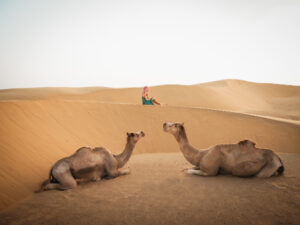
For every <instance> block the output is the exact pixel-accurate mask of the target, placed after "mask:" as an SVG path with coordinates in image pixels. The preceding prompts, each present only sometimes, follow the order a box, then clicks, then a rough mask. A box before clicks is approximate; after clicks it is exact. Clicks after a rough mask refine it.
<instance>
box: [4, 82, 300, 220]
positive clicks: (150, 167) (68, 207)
mask: <svg viewBox="0 0 300 225" xmlns="http://www.w3.org/2000/svg"><path fill="white" fill-rule="evenodd" d="M140 95H141V89H140V88H128V89H111V88H102V87H101V88H97V87H92V88H82V89H81V88H79V89H77V88H38V89H10V90H0V124H1V126H0V159H1V163H0V210H1V211H2V213H1V214H0V221H1V224H47V223H48V224H70V223H69V222H68V221H72V224H76V222H77V224H95V223H96V222H95V221H100V222H97V223H103V224H115V223H117V222H120V221H122V224H141V223H142V222H143V223H148V224H154V223H158V224H159V223H161V224H199V223H200V222H199V223H198V221H200V220H203V221H205V223H204V224H220V223H221V224H222V223H224V224H234V223H236V224H238V223H240V222H243V223H246V222H247V223H250V224H251V223H256V224H257V223H258V224H260V222H261V221H264V223H263V222H261V224H296V222H299V215H300V213H299V204H298V203H297V202H299V189H300V187H299V182H300V181H299V176H298V175H297V171H299V170H298V169H299V157H300V155H299V153H300V87H298V86H287V85H273V84H256V83H250V82H244V81H237V80H225V81H218V82H211V83H205V84H199V85H191V86H180V85H166V86H159V87H152V88H150V95H151V96H156V97H157V98H159V99H160V101H161V102H163V103H167V105H165V106H162V107H160V106H142V105H141V103H140V102H141V99H140ZM166 121H177V122H185V127H186V130H187V135H188V138H189V140H190V142H191V143H192V144H193V145H194V146H195V147H197V148H202V149H204V148H208V147H209V146H212V145H216V144H222V143H236V142H238V141H240V140H243V139H250V140H252V141H254V142H256V143H257V146H258V147H261V148H269V149H272V150H274V151H275V152H277V153H280V154H281V156H282V158H283V162H284V164H285V165H286V167H287V172H286V174H285V176H283V177H278V178H271V179H268V180H259V179H240V178H234V177H215V178H201V177H191V176H188V175H184V173H182V172H181V170H182V169H183V168H187V167H188V166H189V165H188V164H187V163H186V162H185V161H184V158H183V156H182V155H181V154H180V153H178V152H179V148H178V146H177V143H176V141H175V140H174V138H173V137H172V136H171V135H169V134H166V133H164V132H163V131H162V124H163V122H166ZM139 130H143V131H144V132H145V133H146V137H145V138H143V139H142V140H141V141H140V142H139V143H138V144H137V146H136V148H135V149H134V156H133V158H132V159H130V162H129V163H130V167H131V169H132V174H131V175H128V176H126V177H120V178H117V179H115V180H105V181H101V182H100V183H99V184H98V183H96V184H95V183H94V184H84V185H81V186H80V187H79V188H78V189H76V190H71V191H66V192H60V191H51V192H45V193H41V194H33V191H34V190H36V189H37V188H38V186H39V184H40V183H41V182H42V181H43V180H44V179H46V178H47V176H48V171H49V168H50V166H51V165H52V164H53V163H54V162H55V161H57V160H58V159H60V158H62V157H65V156H68V155H70V154H72V153H73V152H74V151H75V150H76V149H78V148H80V147H82V146H91V147H96V146H104V147H106V148H107V149H109V150H110V151H112V152H113V153H119V152H121V151H122V150H123V148H124V145H125V138H126V132H135V131H139ZM174 152H175V153H178V154H173V153H174ZM196 188H197V190H196ZM190 190H191V191H190ZM216 190H217V192H216ZM97 191H101V192H99V194H98V193H97ZM103 193H105V194H104V195H103ZM126 193H128V194H126ZM195 193H196V194H195ZM210 196H212V197H210ZM144 197H145V198H144ZM85 198H86V199H88V200H85ZM23 199H25V200H24V201H22V202H21V200H23ZM79 199H80V200H79ZM183 200H184V201H183ZM218 200H220V201H218ZM203 203H204V204H203ZM99 205H100V206H99ZM124 210H128V213H123V212H124ZM239 210H240V211H239ZM198 211H199V213H198ZM202 211H203V212H205V213H202ZM75 212H76V213H77V214H76V213H75ZM297 213H298V216H297ZM95 214H97V215H95ZM79 215H82V216H79ZM83 215H84V216H83ZM254 215H256V216H257V217H259V218H261V219H260V220H259V221H258V220H256V219H255V216H254ZM55 218H56V219H57V220H55ZM72 218H73V219H72ZM222 218H223V222H222V220H221V219H222ZM263 218H264V219H263ZM64 219H65V220H64ZM297 220H298V221H297ZM47 221H48V222H47ZM74 221H75V222H74ZM109 221H111V222H112V223H109ZM231 221H233V223H231Z"/></svg>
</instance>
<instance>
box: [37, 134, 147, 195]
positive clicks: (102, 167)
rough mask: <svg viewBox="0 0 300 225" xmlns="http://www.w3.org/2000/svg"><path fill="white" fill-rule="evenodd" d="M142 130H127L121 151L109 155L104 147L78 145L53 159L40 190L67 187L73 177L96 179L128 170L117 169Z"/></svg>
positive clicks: (120, 173) (73, 185)
mask: <svg viewBox="0 0 300 225" xmlns="http://www.w3.org/2000/svg"><path fill="white" fill-rule="evenodd" d="M144 136H145V134H144V132H143V131H140V132H137V133H127V143H126V146H125V149H124V151H123V152H122V153H121V154H119V155H113V154H112V153H111V152H109V151H108V150H106V149H105V148H99V147H97V148H94V149H91V148H89V147H82V148H80V149H78V150H77V151H76V152H75V153H74V154H73V155H71V156H69V157H65V158H63V159H60V160H59V161H57V162H56V163H55V164H54V165H53V166H52V168H51V169H50V174H49V179H48V180H46V181H44V182H43V184H42V187H41V190H39V191H42V190H52V189H60V190H65V189H70V188H74V187H76V186H77V182H76V179H84V180H88V181H98V180H100V179H101V178H103V177H108V178H115V177H117V176H120V175H125V174H128V173H129V169H124V170H122V171H120V170H118V169H119V168H121V167H123V166H124V165H125V163H126V162H127V161H128V160H129V158H130V156H131V153H132V151H133V149H134V147H135V144H136V143H137V142H138V140H139V139H140V138H141V137H144Z"/></svg>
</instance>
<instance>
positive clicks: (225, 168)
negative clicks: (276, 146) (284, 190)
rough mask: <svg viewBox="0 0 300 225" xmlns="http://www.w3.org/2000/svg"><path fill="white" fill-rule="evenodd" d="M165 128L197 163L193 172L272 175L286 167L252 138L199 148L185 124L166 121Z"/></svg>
mask: <svg viewBox="0 0 300 225" xmlns="http://www.w3.org/2000/svg"><path fill="white" fill-rule="evenodd" d="M163 129H164V131H165V132H169V133H171V134H172V135H174V137H175V139H176V140H177V142H178V144H179V147H180V149H181V151H182V153H183V155H184V157H185V158H186V159H187V161H189V162H190V163H191V164H193V165H194V166H195V168H193V169H189V170H188V171H187V172H188V173H190V174H196V175H200V176H215V175H217V174H218V173H221V174H232V175H235V176H239V177H250V176H256V177H271V176H276V175H279V174H281V173H282V172H283V170H284V167H283V164H282V162H281V160H280V158H279V157H278V156H277V155H276V154H275V153H274V152H273V151H271V150H268V149H260V148H256V147H255V143H253V142H252V141H248V140H244V141H240V142H239V143H237V144H228V145H216V146H213V147H210V148H208V149H205V150H198V149H196V148H194V147H193V146H192V145H190V143H189V141H188V139H187V136H186V132H185V128H184V126H183V124H181V123H164V124H163Z"/></svg>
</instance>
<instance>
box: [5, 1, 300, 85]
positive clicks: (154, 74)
mask: <svg viewBox="0 0 300 225" xmlns="http://www.w3.org/2000/svg"><path fill="white" fill-rule="evenodd" d="M228 78H233V79H241V80H248V81H254V82H267V83H281V84H293V85H300V0H281V1H278V0H247V1H245V0H207V1H204V0H194V1H192V0H170V1H167V0H157V1H156V0H149V1H145V0H136V1H133V0H127V1H126V0H118V1H116V0H107V1H101V0H98V1H96V0H95V1H89V0H82V1H76V0H70V1H64V0H49V1H48V0H47V1H46V0H36V1H31V0H27V1H25V0H24V1H22V0H0V89H4V88H21V87H45V86H46V87H55V86H57V87H59V86H64V87H79V86H107V87H133V86H144V85H149V86H152V85H161V84H196V83H202V82H207V81H213V80H221V79H228Z"/></svg>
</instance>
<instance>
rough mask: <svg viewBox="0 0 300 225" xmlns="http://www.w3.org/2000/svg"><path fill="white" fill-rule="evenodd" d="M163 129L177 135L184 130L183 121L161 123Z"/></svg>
mask: <svg viewBox="0 0 300 225" xmlns="http://www.w3.org/2000/svg"><path fill="white" fill-rule="evenodd" d="M163 129H164V131H165V132H169V133H171V134H173V135H174V136H175V137H178V136H179V135H181V134H182V132H183V131H184V126H183V123H171V122H167V123H164V124H163Z"/></svg>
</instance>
